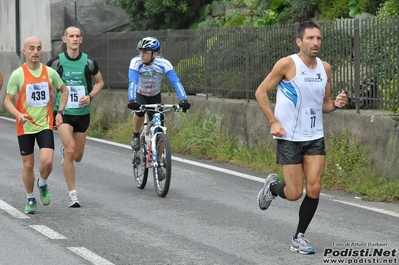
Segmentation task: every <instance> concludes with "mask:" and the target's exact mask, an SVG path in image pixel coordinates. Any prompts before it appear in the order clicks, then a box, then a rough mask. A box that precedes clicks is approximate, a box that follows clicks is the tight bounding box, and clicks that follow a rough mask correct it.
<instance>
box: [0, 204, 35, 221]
mask: <svg viewBox="0 0 399 265" xmlns="http://www.w3.org/2000/svg"><path fill="white" fill-rule="evenodd" d="M0 209H1V210H3V211H5V212H7V213H8V214H10V215H11V216H12V217H14V218H18V219H30V217H29V216H27V215H26V214H24V213H22V212H20V211H18V210H17V209H15V208H14V207H12V206H11V205H9V204H8V203H6V202H4V201H3V200H0Z"/></svg>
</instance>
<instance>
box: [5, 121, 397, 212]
mask: <svg viewBox="0 0 399 265" xmlns="http://www.w3.org/2000/svg"><path fill="white" fill-rule="evenodd" d="M0 118H3V119H8V118H4V117H0ZM8 120H10V121H14V122H15V120H12V119H8ZM87 139H90V140H92V141H95V142H99V143H103V144H109V145H113V146H118V147H121V148H126V149H131V146H130V145H126V144H120V143H115V142H111V141H108V140H103V139H97V138H93V137H87ZM172 160H176V161H179V162H182V163H186V164H190V165H194V166H198V167H202V168H207V169H211V170H214V171H218V172H222V173H226V174H230V175H234V176H237V177H240V178H245V179H249V180H254V181H257V182H261V183H264V182H265V179H264V178H258V177H255V176H252V175H248V174H244V173H238V172H235V171H232V170H228V169H224V168H219V167H216V166H211V165H206V164H203V163H199V162H195V161H191V160H187V159H183V158H179V157H174V156H172ZM320 195H321V196H325V197H330V198H331V199H332V200H333V201H335V202H339V203H344V204H348V205H352V206H355V207H359V208H363V209H367V210H370V211H374V212H378V213H382V214H386V215H390V216H394V217H399V214H398V213H396V212H393V211H388V210H384V209H381V208H375V207H367V206H363V205H361V204H358V203H350V202H345V201H340V200H335V199H333V197H332V196H330V195H327V194H323V193H320Z"/></svg>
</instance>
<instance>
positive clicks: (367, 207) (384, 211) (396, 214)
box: [333, 200, 399, 217]
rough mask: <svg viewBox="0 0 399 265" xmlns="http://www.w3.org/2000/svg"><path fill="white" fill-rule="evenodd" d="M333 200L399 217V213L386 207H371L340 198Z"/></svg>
mask: <svg viewBox="0 0 399 265" xmlns="http://www.w3.org/2000/svg"><path fill="white" fill-rule="evenodd" d="M333 201H335V202H339V203H343V204H347V205H351V206H355V207H359V208H363V209H366V210H370V211H374V212H377V213H383V214H387V215H390V216H394V217H399V213H395V212H392V211H388V210H384V209H380V208H375V207H369V206H364V205H359V204H357V203H352V202H346V201H340V200H333Z"/></svg>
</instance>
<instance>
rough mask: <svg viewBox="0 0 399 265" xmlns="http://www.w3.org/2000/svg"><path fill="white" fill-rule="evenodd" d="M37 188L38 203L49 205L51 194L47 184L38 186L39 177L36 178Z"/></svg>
mask: <svg viewBox="0 0 399 265" xmlns="http://www.w3.org/2000/svg"><path fill="white" fill-rule="evenodd" d="M37 188H38V189H39V195H40V197H39V198H40V203H41V204H43V205H44V206H47V205H49V204H50V202H51V195H50V193H49V192H48V187H47V184H45V185H43V186H39V179H37Z"/></svg>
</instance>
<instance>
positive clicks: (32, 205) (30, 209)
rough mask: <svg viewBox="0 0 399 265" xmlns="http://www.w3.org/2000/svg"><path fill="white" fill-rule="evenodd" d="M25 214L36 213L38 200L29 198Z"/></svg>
mask: <svg viewBox="0 0 399 265" xmlns="http://www.w3.org/2000/svg"><path fill="white" fill-rule="evenodd" d="M25 213H27V214H34V213H36V199H35V198H29V199H28V200H27V201H26V206H25Z"/></svg>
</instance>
